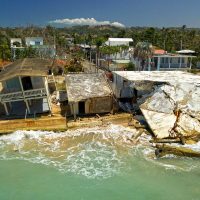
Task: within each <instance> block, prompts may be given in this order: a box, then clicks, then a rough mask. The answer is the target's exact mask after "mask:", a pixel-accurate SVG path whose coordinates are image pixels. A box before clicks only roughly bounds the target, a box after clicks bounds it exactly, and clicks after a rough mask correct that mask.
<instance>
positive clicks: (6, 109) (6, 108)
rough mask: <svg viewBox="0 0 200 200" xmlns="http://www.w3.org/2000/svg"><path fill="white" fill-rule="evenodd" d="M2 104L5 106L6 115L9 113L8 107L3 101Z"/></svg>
mask: <svg viewBox="0 0 200 200" xmlns="http://www.w3.org/2000/svg"><path fill="white" fill-rule="evenodd" d="M3 105H4V108H5V111H6V115H7V116H8V115H9V112H8V107H7V105H6V103H3Z"/></svg>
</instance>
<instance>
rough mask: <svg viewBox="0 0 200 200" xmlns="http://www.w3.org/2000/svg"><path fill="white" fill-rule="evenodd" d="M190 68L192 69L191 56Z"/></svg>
mask: <svg viewBox="0 0 200 200" xmlns="http://www.w3.org/2000/svg"><path fill="white" fill-rule="evenodd" d="M190 69H192V58H191V59H190Z"/></svg>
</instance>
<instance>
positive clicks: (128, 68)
mask: <svg viewBox="0 0 200 200" xmlns="http://www.w3.org/2000/svg"><path fill="white" fill-rule="evenodd" d="M125 70H126V71H135V64H134V63H132V62H130V63H128V64H127V66H126V67H125Z"/></svg>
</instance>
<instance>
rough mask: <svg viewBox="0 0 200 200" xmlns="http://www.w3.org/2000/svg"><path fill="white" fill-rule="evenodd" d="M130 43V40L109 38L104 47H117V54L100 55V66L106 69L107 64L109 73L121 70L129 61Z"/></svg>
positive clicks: (131, 41) (130, 56) (130, 55)
mask: <svg viewBox="0 0 200 200" xmlns="http://www.w3.org/2000/svg"><path fill="white" fill-rule="evenodd" d="M132 43H133V39H132V38H109V39H108V41H106V42H105V46H110V47H119V52H117V53H114V54H111V55H102V56H101V66H102V67H107V66H106V65H107V63H108V62H109V63H110V66H109V70H111V71H115V70H121V69H123V68H124V67H125V66H126V65H127V64H128V63H129V62H130V61H131V58H132V54H131V51H132V47H131V46H132V45H133V44H132ZM124 47H126V48H124Z"/></svg>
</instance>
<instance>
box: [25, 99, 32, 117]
mask: <svg viewBox="0 0 200 200" xmlns="http://www.w3.org/2000/svg"><path fill="white" fill-rule="evenodd" d="M24 101H25V103H26V108H27V110H28V113H29V114H30V113H31V110H30V107H29V105H28V101H27V100H24Z"/></svg>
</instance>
